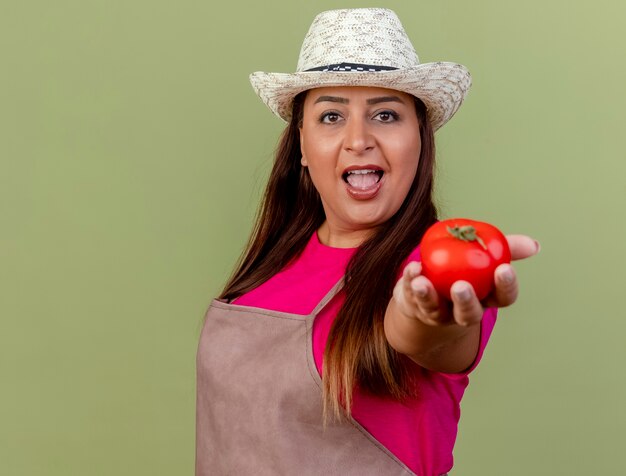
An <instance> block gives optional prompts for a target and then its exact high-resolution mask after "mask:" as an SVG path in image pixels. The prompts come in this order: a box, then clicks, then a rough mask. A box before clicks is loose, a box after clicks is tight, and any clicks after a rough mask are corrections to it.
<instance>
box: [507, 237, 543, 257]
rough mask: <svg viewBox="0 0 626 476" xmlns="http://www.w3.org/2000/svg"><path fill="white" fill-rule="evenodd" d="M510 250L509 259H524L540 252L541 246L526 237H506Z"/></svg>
mask: <svg viewBox="0 0 626 476" xmlns="http://www.w3.org/2000/svg"><path fill="white" fill-rule="evenodd" d="M506 240H507V241H508V243H509V248H510V250H511V259H513V260H518V259H525V258H530V257H531V256H534V255H536V254H537V253H539V251H540V250H541V245H540V244H539V242H538V241H537V240H534V239H533V238H531V237H530V236H527V235H506Z"/></svg>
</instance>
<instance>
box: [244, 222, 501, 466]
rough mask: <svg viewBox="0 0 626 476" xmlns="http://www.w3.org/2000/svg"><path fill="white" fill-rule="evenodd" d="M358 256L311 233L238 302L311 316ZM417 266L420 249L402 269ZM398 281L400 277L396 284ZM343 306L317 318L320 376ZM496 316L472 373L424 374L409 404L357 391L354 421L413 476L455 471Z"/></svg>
mask: <svg viewBox="0 0 626 476" xmlns="http://www.w3.org/2000/svg"><path fill="white" fill-rule="evenodd" d="M355 251H356V248H332V247H330V246H326V245H323V244H322V243H320V241H319V238H318V236H317V233H313V235H312V236H311V239H310V240H309V242H308V244H307V246H306V248H305V250H304V251H303V253H302V255H301V256H300V258H299V259H298V260H297V261H295V262H294V263H292V264H291V265H289V266H287V267H285V268H284V269H283V270H282V271H280V272H279V273H277V274H276V275H274V276H273V277H272V278H270V279H269V280H268V281H267V282H265V283H263V284H262V285H260V286H259V287H257V288H256V289H253V290H252V291H250V292H248V293H246V294H244V295H242V296H240V297H239V298H237V299H236V300H235V301H234V302H236V303H237V304H239V305H243V306H254V307H260V308H264V309H271V310H274V311H282V312H289V313H293V314H303V315H307V314H310V313H311V312H312V311H313V309H314V308H315V306H316V305H317V304H318V302H319V301H321V299H322V298H323V297H324V296H325V295H326V294H327V293H328V291H329V290H330V289H331V288H332V287H333V285H334V284H335V283H337V282H338V281H339V279H340V278H341V277H342V276H343V274H344V272H345V268H346V265H347V264H348V262H349V260H350V258H351V257H352V255H353V254H354V252H355ZM419 260H420V252H419V246H418V247H417V248H416V249H415V250H414V251H413V252H412V253H411V254H410V256H409V257H408V258H407V259H406V260H405V262H404V264H403V265H402V267H401V269H403V268H404V266H405V265H406V264H407V263H408V262H409V261H419ZM400 276H401V271H400V273H399V274H398V279H399V278H400ZM343 300H344V294H343V292H340V293H339V295H338V296H337V297H336V298H335V299H333V300H332V301H331V302H330V303H329V304H328V305H327V306H326V307H325V308H324V309H323V310H322V312H320V313H319V314H318V315H317V317H316V319H315V322H314V325H313V356H314V358H315V363H316V365H317V369H318V371H319V372H320V374H321V369H322V363H323V362H322V359H323V354H324V348H325V346H326V340H327V338H328V334H329V331H330V327H331V325H332V322H333V319H334V318H335V316H336V315H337V312H338V310H339V309H340V307H341V305H342V304H343ZM496 315H497V309H495V308H488V309H486V310H485V313H484V315H483V320H482V324H481V338H480V346H479V351H478V356H477V357H476V360H475V361H474V363H473V365H472V366H471V367H470V369H468V370H467V371H466V372H464V373H459V374H444V373H440V372H431V371H427V370H425V369H422V371H421V372H420V376H419V382H418V385H419V387H418V388H419V392H420V396H419V398H417V399H415V400H411V401H410V402H408V404H407V403H406V402H405V403H398V402H396V401H394V400H392V399H384V398H380V397H374V396H372V395H369V394H367V393H364V392H359V391H358V389H357V390H356V393H355V395H354V402H353V409H352V416H353V417H354V419H355V420H356V421H358V422H359V423H360V424H361V425H362V426H363V427H364V428H365V429H367V430H368V431H369V432H370V433H371V434H372V435H373V436H374V437H375V438H376V439H377V440H378V441H379V442H380V443H381V444H383V445H384V446H385V447H386V448H387V449H389V451H391V452H392V453H393V454H395V455H396V456H397V457H398V459H400V460H401V461H402V462H403V463H404V464H406V465H407V466H408V467H409V468H411V470H412V471H414V472H415V473H417V474H420V475H424V476H426V475H439V474H442V473H446V472H448V471H450V469H451V468H452V464H453V458H452V449H453V447H454V442H455V440H456V434H457V425H458V420H459V416H460V406H459V404H460V401H461V398H462V397H463V393H464V391H465V388H466V387H467V384H468V382H469V379H468V374H469V373H470V372H471V371H472V370H473V369H474V368H475V367H476V365H478V362H479V361H480V359H481V357H482V354H483V351H484V349H485V346H486V345H487V341H488V339H489V336H490V334H491V331H492V329H493V326H494V324H495V321H496Z"/></svg>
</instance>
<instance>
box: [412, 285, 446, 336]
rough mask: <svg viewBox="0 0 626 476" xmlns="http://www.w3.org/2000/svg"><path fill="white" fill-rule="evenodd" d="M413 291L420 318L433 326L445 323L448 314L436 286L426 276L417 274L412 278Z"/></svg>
mask: <svg viewBox="0 0 626 476" xmlns="http://www.w3.org/2000/svg"><path fill="white" fill-rule="evenodd" d="M411 292H412V295H413V299H414V301H415V304H416V305H417V308H418V311H419V316H418V317H419V319H420V320H421V321H422V322H424V323H426V324H428V325H431V326H437V325H441V324H444V323H445V322H446V321H447V320H448V317H449V316H448V314H447V313H446V312H445V308H444V307H443V306H442V305H441V300H440V299H439V295H438V294H437V291H436V290H435V287H434V286H433V284H432V283H431V282H430V280H429V279H428V278H426V277H425V276H417V277H416V278H414V279H412V280H411Z"/></svg>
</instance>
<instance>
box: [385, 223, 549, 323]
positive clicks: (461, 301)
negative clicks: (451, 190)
mask: <svg viewBox="0 0 626 476" xmlns="http://www.w3.org/2000/svg"><path fill="white" fill-rule="evenodd" d="M506 239H507V241H508V243H509V248H510V249H511V259H512V260H521V259H526V258H530V257H531V256H534V255H536V254H537V253H538V252H539V250H540V246H539V243H538V242H536V241H535V240H533V239H532V238H531V237H529V236H526V235H506ZM421 272H422V266H421V263H419V262H417V261H412V262H410V263H409V264H408V265H407V266H406V267H405V268H404V271H403V274H402V278H401V279H400V280H399V281H398V283H397V284H396V286H395V288H394V290H393V296H394V300H395V301H396V303H397V304H398V308H399V310H400V311H401V312H402V313H403V314H405V315H406V316H408V317H411V318H415V319H418V320H420V321H422V322H423V323H424V324H427V325H431V326H441V325H450V324H457V325H460V326H472V325H474V324H478V323H479V322H480V320H481V319H482V316H483V313H484V310H485V308H487V307H506V306H510V305H511V304H513V303H514V302H515V301H516V299H517V296H518V293H519V285H518V281H517V276H516V273H515V270H514V269H513V266H511V265H510V264H506V263H505V264H501V265H500V266H498V267H497V268H496V270H495V276H494V280H495V288H494V290H493V291H492V292H491V293H490V294H489V295H488V296H487V297H486V298H485V299H483V300H482V301H479V300H478V298H477V297H476V294H475V293H474V288H473V287H472V285H471V284H470V283H468V282H467V281H456V282H455V283H454V284H453V285H452V287H451V293H450V295H451V297H452V302H450V301H448V300H447V299H444V298H442V297H440V296H439V295H438V294H437V291H436V290H435V288H434V286H433V284H432V283H431V282H430V280H429V279H428V278H426V277H425V276H423V275H422V274H421Z"/></svg>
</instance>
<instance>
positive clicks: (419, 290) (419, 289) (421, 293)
mask: <svg viewBox="0 0 626 476" xmlns="http://www.w3.org/2000/svg"><path fill="white" fill-rule="evenodd" d="M413 290H414V291H415V293H416V294H417V295H418V296H419V297H426V295H427V294H428V289H426V286H419V285H418V286H416V287H414V288H413Z"/></svg>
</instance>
